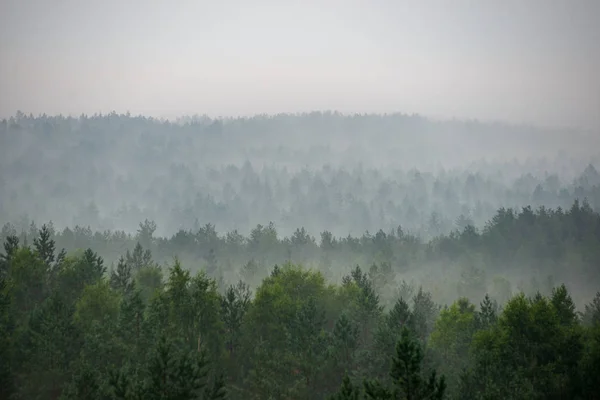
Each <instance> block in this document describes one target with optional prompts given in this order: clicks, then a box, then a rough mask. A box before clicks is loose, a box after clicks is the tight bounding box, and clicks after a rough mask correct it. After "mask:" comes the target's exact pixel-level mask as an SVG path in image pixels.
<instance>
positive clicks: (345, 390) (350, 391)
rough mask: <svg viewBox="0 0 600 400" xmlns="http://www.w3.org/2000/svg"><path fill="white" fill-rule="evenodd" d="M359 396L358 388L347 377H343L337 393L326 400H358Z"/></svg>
mask: <svg viewBox="0 0 600 400" xmlns="http://www.w3.org/2000/svg"><path fill="white" fill-rule="evenodd" d="M359 396H360V388H358V387H356V386H354V385H353V384H352V382H351V381H350V378H349V377H348V375H344V379H343V380H342V387H341V388H340V390H339V392H337V393H336V394H334V395H332V396H330V397H329V399H328V400H358V399H359Z"/></svg>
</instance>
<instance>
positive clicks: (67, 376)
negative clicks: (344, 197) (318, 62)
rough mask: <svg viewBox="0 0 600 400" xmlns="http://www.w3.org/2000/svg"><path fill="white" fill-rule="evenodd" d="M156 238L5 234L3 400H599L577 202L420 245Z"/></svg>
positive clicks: (590, 276) (593, 299)
mask: <svg viewBox="0 0 600 400" xmlns="http://www.w3.org/2000/svg"><path fill="white" fill-rule="evenodd" d="M155 230H156V226H155V224H154V223H153V222H152V221H147V220H146V221H145V222H143V223H141V224H140V226H139V229H138V232H137V233H136V234H127V233H125V232H109V231H106V232H94V231H92V230H91V229H90V228H81V227H76V228H73V229H70V228H65V229H63V230H60V231H57V230H55V229H54V228H53V227H52V224H49V223H48V224H43V225H42V226H41V227H39V228H38V227H36V226H35V224H34V223H32V224H31V225H30V226H29V229H28V230H26V231H25V230H21V231H18V230H17V229H16V228H15V227H14V226H11V225H5V227H4V228H3V230H2V236H3V240H4V252H3V254H2V257H1V261H0V262H1V264H0V267H1V268H0V279H1V280H0V288H1V290H0V304H1V309H0V310H1V314H0V321H1V325H0V330H2V332H1V334H0V338H1V340H2V342H1V343H0V359H1V360H3V361H2V364H1V366H2V368H1V371H0V380H1V382H0V388H1V390H2V392H1V394H0V395H1V397H2V398H15V399H19V398H23V399H36V398H39V399H56V398H62V399H142V398H143V399H153V398H156V399H197V398H206V399H219V398H230V399H238V398H239V399H269V398H271V399H319V398H335V399H358V398H361V397H362V396H363V395H364V396H366V398H373V399H393V398H394V399H395V398H400V399H443V398H448V399H449V398H456V399H554V398H555V399H565V398H569V399H596V398H599V395H598V393H600V381H599V379H598V373H597V372H598V371H599V370H600V292H599V291H598V287H600V214H598V213H597V212H595V211H594V210H593V209H592V208H591V207H590V205H589V204H588V203H587V202H585V201H582V202H579V201H575V202H574V203H573V204H572V205H571V206H570V207H569V208H567V209H564V210H563V209H560V208H558V209H548V208H544V207H540V208H536V209H533V208H531V207H525V208H522V209H519V210H513V209H499V210H497V211H496V213H495V215H494V216H493V218H491V219H490V220H489V221H488V223H487V224H486V225H485V226H484V227H483V228H482V229H477V228H475V227H474V226H473V225H471V224H467V225H466V226H464V227H463V228H462V229H457V230H455V231H453V232H452V233H450V234H448V235H438V236H436V237H435V238H433V239H431V240H424V239H421V238H419V237H418V236H414V235H412V234H410V233H407V232H404V231H403V229H402V227H397V228H396V229H395V230H393V231H390V232H386V231H383V230H380V231H378V232H376V233H375V234H370V233H365V234H363V235H362V236H360V237H353V236H347V237H336V236H334V235H332V234H331V233H329V232H323V233H321V235H320V238H319V240H317V239H315V238H313V237H312V236H310V235H309V234H308V233H307V232H306V231H305V230H303V229H302V228H300V229H297V230H296V231H295V233H294V234H293V235H291V236H289V237H281V236H280V235H278V234H277V230H276V228H275V226H274V225H273V224H267V225H265V226H262V225H261V226H257V227H256V228H255V229H253V230H252V232H251V233H250V235H248V236H243V235H241V234H239V233H236V232H229V233H224V234H218V233H217V232H216V230H215V228H214V226H212V225H205V226H203V227H201V228H199V229H198V230H196V231H191V230H187V231H186V230H181V231H179V232H178V233H176V234H175V235H173V236H172V237H158V236H156V235H155V234H154V233H155ZM63 248H65V249H66V250H62V249H63ZM519 278H520V279H519ZM235 282H237V283H235ZM563 283H564V284H563Z"/></svg>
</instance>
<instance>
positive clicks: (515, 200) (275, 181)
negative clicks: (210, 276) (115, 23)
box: [0, 113, 600, 239]
mask: <svg viewBox="0 0 600 400" xmlns="http://www.w3.org/2000/svg"><path fill="white" fill-rule="evenodd" d="M598 138H600V135H592V134H591V133H590V134H586V133H582V132H571V131H568V130H550V129H540V128H534V127H527V126H510V125H506V124H492V123H482V122H477V121H435V120H432V119H427V118H425V117H420V116H417V115H403V114H393V115H383V116H382V115H341V114H338V113H310V114H300V115H278V116H257V117H253V118H237V119H233V118H227V119H210V118H203V117H189V118H182V119H181V120H179V121H171V122H169V121H159V120H156V119H152V118H146V117H133V116H128V115H117V114H109V115H103V116H101V115H95V116H81V117H79V118H71V117H61V116H58V117H49V116H39V117H33V116H29V117H28V116H26V115H24V114H22V113H20V114H17V115H16V116H14V117H12V118H10V119H8V120H4V121H2V122H1V123H0V143H2V145H1V146H0V193H2V194H3V195H2V196H0V223H6V222H11V223H13V224H15V225H16V227H17V230H19V231H21V230H22V229H23V228H26V226H25V225H28V224H29V222H30V221H31V220H35V221H36V222H38V223H39V222H42V221H49V220H52V221H53V222H54V223H55V225H56V227H57V228H60V229H62V228H64V227H66V226H69V227H73V226H75V225H79V226H83V227H87V226H90V227H92V228H93V229H96V230H100V231H102V230H105V229H110V230H124V231H126V232H131V233H133V232H135V230H136V228H137V224H138V223H139V222H140V221H144V220H145V219H148V220H152V221H155V222H156V224H157V227H158V228H157V229H158V230H157V232H156V233H157V234H158V235H161V236H168V235H172V234H173V233H175V232H177V231H178V230H179V229H192V230H198V228H200V227H201V226H202V225H204V224H205V223H211V224H214V225H215V226H216V227H217V229H218V230H219V231H222V232H223V231H232V230H238V231H239V232H240V233H242V234H244V235H248V234H249V233H250V231H251V230H252V229H254V228H255V227H256V225H258V224H266V223H268V222H269V221H273V222H274V224H275V225H276V227H277V229H278V232H279V233H280V234H282V235H285V236H290V235H292V234H293V233H294V230H295V229H296V228H298V227H304V228H305V229H306V230H307V231H308V232H309V233H310V234H311V235H316V236H317V237H318V234H319V232H322V231H325V230H328V231H331V232H332V233H333V234H334V235H336V236H346V235H348V234H352V235H355V236H356V235H361V234H362V233H363V232H365V231H367V230H368V231H371V232H376V231H377V230H379V229H383V230H384V231H386V232H389V231H390V230H391V229H396V228H397V226H398V225H399V224H401V225H402V227H403V229H404V231H405V232H410V233H412V234H414V235H418V236H420V237H422V238H423V239H429V238H432V237H434V236H437V235H438V234H442V233H445V234H448V233H450V232H451V231H452V230H454V229H456V228H459V229H462V228H464V227H465V226H466V225H467V224H469V223H471V224H473V225H474V226H476V227H478V228H481V227H483V226H484V224H485V223H486V222H487V221H488V220H490V219H491V218H492V217H493V215H494V214H495V213H496V211H497V210H498V209H499V208H501V207H505V208H508V207H512V208H515V209H520V208H521V207H525V206H528V205H531V206H532V207H533V208H537V207H539V206H542V205H543V206H546V207H549V208H558V207H562V208H565V209H566V208H568V207H570V206H571V205H572V204H573V201H574V200H576V199H580V200H581V201H583V199H587V200H588V202H589V204H590V206H591V207H592V209H594V210H596V211H598V210H599V209H600V189H599V188H600V174H599V173H598V172H597V170H596V167H597V166H598V165H599V161H600V159H599V158H598V154H597V149H598V148H599V147H598V146H599V144H600V143H599V139H598Z"/></svg>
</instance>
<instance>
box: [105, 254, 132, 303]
mask: <svg viewBox="0 0 600 400" xmlns="http://www.w3.org/2000/svg"><path fill="white" fill-rule="evenodd" d="M110 287H111V288H112V289H113V290H115V291H117V292H119V293H121V294H123V295H129V294H131V292H132V291H133V288H134V282H133V278H132V276H131V266H130V265H129V264H128V263H126V262H125V259H124V258H123V257H121V258H119V261H118V263H117V269H116V270H112V271H111V272H110Z"/></svg>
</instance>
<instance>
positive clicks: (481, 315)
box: [476, 293, 498, 329]
mask: <svg viewBox="0 0 600 400" xmlns="http://www.w3.org/2000/svg"><path fill="white" fill-rule="evenodd" d="M476 315H477V323H478V325H479V326H478V327H479V329H488V328H489V327H491V326H493V325H494V324H495V323H496V321H497V320H498V303H496V301H494V300H492V299H491V298H490V296H489V295H488V294H487V293H486V295H485V297H484V298H483V301H482V302H481V304H480V310H479V312H478V313H477V314H476Z"/></svg>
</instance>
